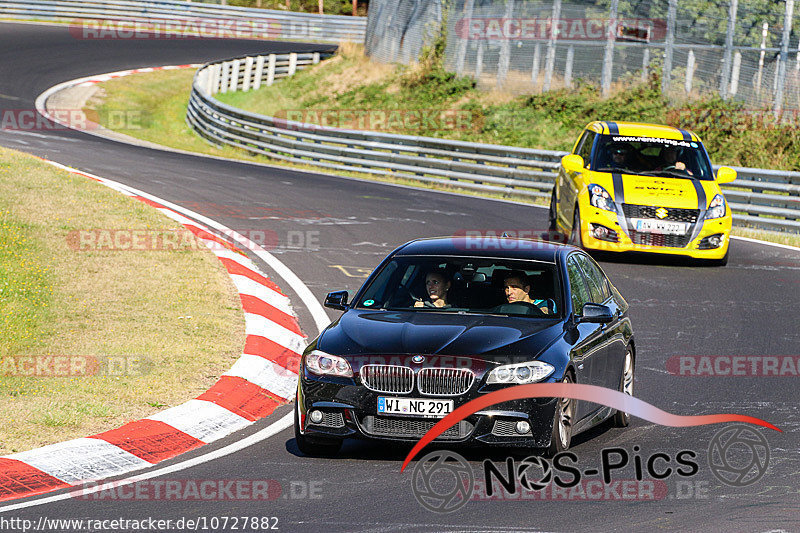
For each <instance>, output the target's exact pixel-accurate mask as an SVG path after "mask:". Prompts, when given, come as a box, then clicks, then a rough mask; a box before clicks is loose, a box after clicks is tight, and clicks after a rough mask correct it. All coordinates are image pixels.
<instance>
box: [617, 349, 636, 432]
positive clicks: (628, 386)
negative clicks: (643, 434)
mask: <svg viewBox="0 0 800 533" xmlns="http://www.w3.org/2000/svg"><path fill="white" fill-rule="evenodd" d="M633 371H634V358H633V349H632V348H631V347H630V346H628V348H626V349H625V361H624V363H623V366H622V376H621V377H620V382H619V391H620V392H622V393H624V394H627V395H629V396H633V376H634V372H633ZM630 423H631V415H630V414H629V413H626V412H624V411H617V412H616V413H615V414H614V427H618V428H625V427H628V425H629V424H630Z"/></svg>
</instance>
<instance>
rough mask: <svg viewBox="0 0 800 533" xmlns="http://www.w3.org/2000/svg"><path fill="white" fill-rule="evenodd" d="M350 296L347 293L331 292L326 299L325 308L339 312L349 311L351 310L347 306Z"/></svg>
mask: <svg viewBox="0 0 800 533" xmlns="http://www.w3.org/2000/svg"><path fill="white" fill-rule="evenodd" d="M348 296H349V294H348V293H347V291H336V292H331V293H329V294H328V296H326V297H325V307H328V308H330V309H336V310H338V311H347V310H348V309H349V306H348V305H347V298H348Z"/></svg>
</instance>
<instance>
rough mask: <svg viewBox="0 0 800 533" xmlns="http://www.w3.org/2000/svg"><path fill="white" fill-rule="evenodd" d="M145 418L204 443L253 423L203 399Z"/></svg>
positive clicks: (190, 401)
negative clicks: (166, 425) (167, 425)
mask: <svg viewBox="0 0 800 533" xmlns="http://www.w3.org/2000/svg"><path fill="white" fill-rule="evenodd" d="M146 420H156V421H158V422H164V423H165V424H169V425H170V426H172V427H174V428H175V429H178V430H180V431H183V432H184V433H186V434H187V435H191V436H192V437H194V438H196V439H197V440H201V441H203V442H205V443H209V442H214V441H215V440H219V439H221V438H223V437H226V436H228V435H230V434H231V433H233V432H234V431H238V430H240V429H242V428H245V427H247V426H249V425H250V424H252V423H253V422H251V421H250V420H247V419H246V418H243V417H241V416H239V415H237V414H235V413H233V412H231V411H228V410H227V409H225V408H224V407H222V406H220V405H217V404H215V403H211V402H207V401H205V400H189V401H188V402H186V403H182V404H181V405H178V406H175V407H172V408H170V409H167V410H166V411H161V412H160V413H156V414H154V415H153V416H148V417H147V418H146ZM94 479H102V478H94Z"/></svg>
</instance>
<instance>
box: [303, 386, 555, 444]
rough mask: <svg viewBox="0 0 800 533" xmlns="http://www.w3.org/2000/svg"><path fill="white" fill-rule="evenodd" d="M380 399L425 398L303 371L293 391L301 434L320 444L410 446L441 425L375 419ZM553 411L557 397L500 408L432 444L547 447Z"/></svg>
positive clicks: (459, 400)
mask: <svg viewBox="0 0 800 533" xmlns="http://www.w3.org/2000/svg"><path fill="white" fill-rule="evenodd" d="M548 381H550V380H548ZM492 390H496V389H492ZM486 392H491V391H489V390H486V391H483V392H481V391H480V390H479V387H478V386H477V385H474V386H473V387H472V389H470V390H469V391H468V392H467V393H465V394H463V395H460V396H454V397H451V398H445V399H453V400H454V409H455V408H458V407H460V406H461V405H464V404H465V403H467V402H468V401H470V400H473V399H475V398H477V397H478V396H480V395H481V394H485V393H486ZM379 396H401V397H402V396H407V397H415V398H416V397H425V396H421V395H420V394H419V393H418V392H415V393H410V394H405V395H403V394H382V393H378V392H373V391H371V390H369V389H367V388H366V387H364V386H363V385H361V384H358V383H357V382H356V381H355V380H353V379H344V378H326V377H320V376H316V375H312V374H310V373H308V372H307V371H302V370H301V375H300V378H299V381H298V388H297V408H298V415H299V420H300V430H301V432H302V433H303V434H304V435H308V436H311V437H318V438H321V439H332V438H334V439H344V438H360V439H374V440H383V441H394V442H408V443H414V442H417V441H418V440H419V439H420V438H421V437H422V436H423V435H424V434H425V433H426V432H427V431H428V430H429V429H430V428H431V427H433V425H434V424H435V423H436V422H438V421H439V420H440V419H439V418H418V417H411V416H387V415H378V413H377V403H378V397H379ZM312 409H318V410H320V411H322V412H323V414H324V418H323V420H322V422H321V423H319V424H313V423H311V421H310V419H309V417H308V416H307V415H308V413H309V412H310V411H311V410H312ZM555 409H556V399H555V398H530V399H523V400H514V401H511V402H504V403H500V404H497V405H494V406H492V407H491V408H489V409H485V410H482V411H479V412H477V413H475V414H473V415H470V416H468V417H467V418H466V419H465V420H463V421H461V422H460V423H458V424H456V425H455V426H454V427H453V428H451V429H449V430H448V431H447V432H445V433H444V434H442V435H441V436H439V437H437V438H436V439H435V441H434V442H437V443H447V444H457V445H466V446H470V445H472V446H482V445H489V446H504V447H505V446H510V447H517V446H519V447H528V448H544V447H547V446H549V444H550V435H551V433H552V428H553V419H554V417H555ZM523 420H524V421H527V422H528V423H529V424H530V427H531V429H530V431H528V432H527V433H526V434H523V435H520V434H518V433H516V431H515V430H514V427H515V424H516V423H517V422H519V421H523Z"/></svg>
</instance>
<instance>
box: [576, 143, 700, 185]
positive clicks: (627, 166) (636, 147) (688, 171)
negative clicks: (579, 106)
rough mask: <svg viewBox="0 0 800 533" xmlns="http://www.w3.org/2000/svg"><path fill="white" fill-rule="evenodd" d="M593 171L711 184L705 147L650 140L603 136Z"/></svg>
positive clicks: (595, 156) (597, 150)
mask: <svg viewBox="0 0 800 533" xmlns="http://www.w3.org/2000/svg"><path fill="white" fill-rule="evenodd" d="M599 137H600V138H599V139H598V140H597V145H596V146H595V148H594V160H593V161H592V166H591V170H594V171H597V172H619V173H621V174H635V175H640V176H660V177H668V178H687V179H698V180H704V181H710V180H713V179H714V174H713V171H712V169H711V162H710V161H709V160H708V155H706V152H705V150H704V149H703V147H702V145H701V144H700V143H698V142H695V141H679V140H675V139H661V138H655V137H653V138H651V137H631V136H624V135H600V136H599Z"/></svg>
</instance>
